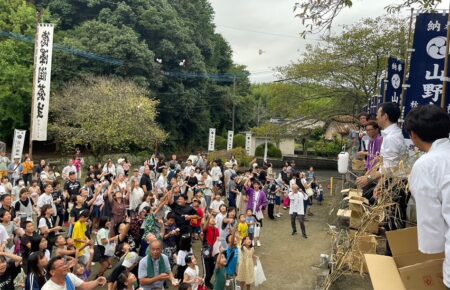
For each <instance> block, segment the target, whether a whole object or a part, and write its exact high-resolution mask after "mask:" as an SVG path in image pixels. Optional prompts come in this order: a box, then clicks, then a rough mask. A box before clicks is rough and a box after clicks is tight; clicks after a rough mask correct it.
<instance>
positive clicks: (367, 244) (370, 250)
mask: <svg viewBox="0 0 450 290" xmlns="http://www.w3.org/2000/svg"><path fill="white" fill-rule="evenodd" d="M355 243H356V248H355V250H354V251H353V252H351V253H349V254H348V257H347V260H346V262H347V265H348V267H349V269H350V270H351V271H353V272H358V273H368V269H367V264H366V261H365V259H364V254H376V252H377V239H376V238H375V236H373V235H367V236H360V237H358V240H357V241H355Z"/></svg>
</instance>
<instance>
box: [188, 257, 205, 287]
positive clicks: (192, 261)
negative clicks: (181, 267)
mask: <svg viewBox="0 0 450 290" xmlns="http://www.w3.org/2000/svg"><path fill="white" fill-rule="evenodd" d="M184 260H185V262H186V265H187V268H186V270H185V271H184V277H183V283H187V284H190V285H191V289H192V290H197V289H198V286H199V285H201V284H203V278H201V277H200V271H199V269H198V266H197V259H196V258H195V256H194V254H187V255H186V257H185V258H184Z"/></svg>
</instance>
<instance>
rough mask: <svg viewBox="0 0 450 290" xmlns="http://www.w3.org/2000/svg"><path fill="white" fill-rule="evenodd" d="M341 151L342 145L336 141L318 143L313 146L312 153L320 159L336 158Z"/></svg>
mask: <svg viewBox="0 0 450 290" xmlns="http://www.w3.org/2000/svg"><path fill="white" fill-rule="evenodd" d="M341 150H342V144H341V143H340V142H339V141H338V140H336V139H335V140H334V141H325V140H324V141H319V142H316V143H315V144H314V151H315V153H316V155H317V156H321V157H331V158H334V157H337V156H338V154H339V152H341Z"/></svg>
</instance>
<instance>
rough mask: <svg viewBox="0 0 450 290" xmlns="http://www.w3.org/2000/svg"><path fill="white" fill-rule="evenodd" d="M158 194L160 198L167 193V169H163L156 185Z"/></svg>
mask: <svg viewBox="0 0 450 290" xmlns="http://www.w3.org/2000/svg"><path fill="white" fill-rule="evenodd" d="M155 186H156V192H157V193H158V195H159V197H161V196H163V195H164V194H165V193H166V191H167V168H163V170H162V172H161V174H160V175H159V177H158V181H157V182H156V184H155Z"/></svg>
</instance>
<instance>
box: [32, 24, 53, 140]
mask: <svg viewBox="0 0 450 290" xmlns="http://www.w3.org/2000/svg"><path fill="white" fill-rule="evenodd" d="M52 49H53V24H46V23H42V24H39V25H38V27H37V39H36V43H35V47H34V78H33V79H34V81H33V92H34V94H33V102H32V103H33V108H32V116H31V118H32V121H31V122H32V127H31V139H32V140H37V141H46V140H47V123H48V107H49V101H50V75H51V70H52Z"/></svg>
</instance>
